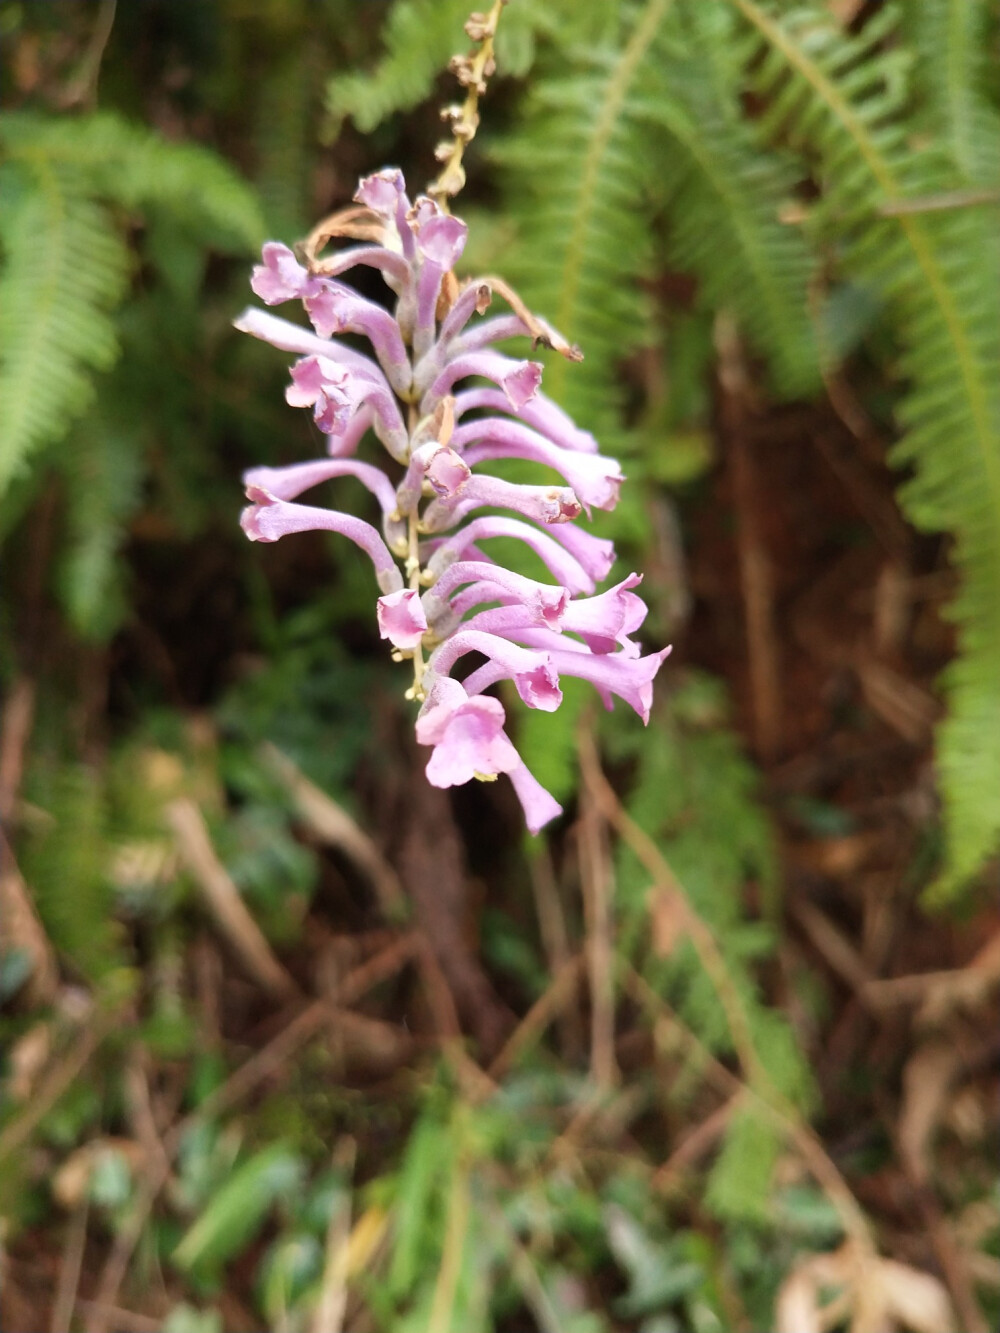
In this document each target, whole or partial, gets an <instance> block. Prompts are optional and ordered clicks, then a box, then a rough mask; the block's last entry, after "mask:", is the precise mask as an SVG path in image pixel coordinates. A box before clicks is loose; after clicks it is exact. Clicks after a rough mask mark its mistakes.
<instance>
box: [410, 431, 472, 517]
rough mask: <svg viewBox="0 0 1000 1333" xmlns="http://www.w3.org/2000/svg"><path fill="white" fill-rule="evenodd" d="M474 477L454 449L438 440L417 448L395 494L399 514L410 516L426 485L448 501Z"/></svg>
mask: <svg viewBox="0 0 1000 1333" xmlns="http://www.w3.org/2000/svg"><path fill="white" fill-rule="evenodd" d="M471 476H472V473H471V472H470V470H469V467H468V464H467V463H465V462H464V461H463V460H462V459H461V458H460V457H459V456H458V454H456V453H455V451H454V449H449V448H448V446H447V445H444V444H439V443H438V441H437V440H429V441H428V442H427V443H426V444H420V445H418V446H417V447H416V448H415V449H414V450H413V452H412V454H411V455H410V466H409V467H408V468H407V469H406V476H405V477H404V478H403V480H402V481H401V482H400V483H399V487H398V489H397V492H396V494H397V497H398V503H399V509H400V512H401V513H408V512H409V511H410V509H411V508H412V507H413V506H414V505H416V504H417V503H418V502H419V500H420V497H421V495H422V494H423V489H424V482H425V481H426V482H427V484H428V486H429V487H430V488H431V490H432V491H433V492H434V494H435V495H438V496H441V497H442V498H443V499H448V498H450V497H451V496H453V495H455V494H456V493H457V491H458V489H459V487H461V486H464V485H465V483H466V482H467V481H468V480H469V478H470V477H471Z"/></svg>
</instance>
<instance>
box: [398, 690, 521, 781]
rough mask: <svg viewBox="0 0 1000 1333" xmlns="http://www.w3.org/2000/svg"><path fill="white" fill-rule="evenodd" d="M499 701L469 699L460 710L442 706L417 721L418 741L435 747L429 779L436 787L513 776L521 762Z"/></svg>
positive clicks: (427, 770) (429, 766)
mask: <svg viewBox="0 0 1000 1333" xmlns="http://www.w3.org/2000/svg"><path fill="white" fill-rule="evenodd" d="M503 724H504V711H503V704H501V703H500V701H499V700H498V699H488V698H482V697H479V698H476V699H468V698H467V699H466V700H465V701H464V702H463V703H460V704H458V706H457V707H450V706H449V705H448V704H438V705H437V707H435V708H432V709H431V710H430V711H429V712H427V713H425V714H424V715H423V716H422V717H419V718H417V741H418V743H419V744H420V745H433V746H434V751H433V753H432V754H431V757H430V761H429V762H428V764H427V768H426V770H425V771H426V773H427V780H428V782H430V784H431V785H432V786H433V787H458V786H461V785H462V784H463V783H465V782H469V781H470V780H471V779H472V778H476V777H494V776H495V775H496V774H498V773H510V772H511V771H512V770H513V769H515V768H517V767H518V766H519V765H520V763H521V757H520V755H519V754H518V753H517V751H516V750H515V749H514V747H513V745H511V743H510V741H509V740H508V739H507V736H506V734H505V732H504V729H503Z"/></svg>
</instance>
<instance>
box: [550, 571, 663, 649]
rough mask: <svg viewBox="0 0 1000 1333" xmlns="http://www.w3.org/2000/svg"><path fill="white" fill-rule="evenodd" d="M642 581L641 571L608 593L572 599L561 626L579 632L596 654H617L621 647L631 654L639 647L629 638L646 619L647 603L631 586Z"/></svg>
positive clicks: (574, 632) (634, 586) (617, 584)
mask: <svg viewBox="0 0 1000 1333" xmlns="http://www.w3.org/2000/svg"><path fill="white" fill-rule="evenodd" d="M641 582H642V575H641V574H630V575H629V576H628V578H627V579H622V581H621V583H616V584H615V586H614V587H613V588H609V589H608V590H607V592H602V593H600V594H598V596H597V597H585V598H582V599H581V600H579V601H576V602H571V603H570V605H569V606H568V607H567V608H566V610H565V612H564V614H563V616H562V618H561V628H562V629H564V630H568V631H569V632H570V633H572V634H579V635H580V637H581V638H582V639H583V641H584V643H585V644H586V645H587V647H588V648H589V649H590V651H591V652H592V653H598V654H604V653H613V652H614V651H615V649H616V648H617V647H618V646H621V647H623V648H625V649H626V651H627V653H628V654H629V655H634V656H638V653H639V649H638V648H637V647H636V645H635V644H634V643H633V642H632V640H631V639H630V638H629V637H628V636H629V635H630V634H634V633H635V632H636V630H638V629H639V627H640V626H641V625H642V622H643V621H644V620H645V619H646V613H647V610H648V608H647V606H646V603H645V602H644V601H643V600H642V598H641V597H637V596H636V595H635V593H634V592H630V591H629V589H630V588H637V587H638V586H639V584H640V583H641Z"/></svg>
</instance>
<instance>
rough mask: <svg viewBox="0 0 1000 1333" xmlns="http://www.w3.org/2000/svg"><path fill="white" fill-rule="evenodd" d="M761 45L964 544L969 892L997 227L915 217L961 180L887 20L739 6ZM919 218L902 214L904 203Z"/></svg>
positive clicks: (947, 737) (991, 675) (954, 724)
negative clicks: (914, 107) (892, 357)
mask: <svg viewBox="0 0 1000 1333" xmlns="http://www.w3.org/2000/svg"><path fill="white" fill-rule="evenodd" d="M730 3H731V4H732V5H733V6H734V7H735V8H736V10H738V12H739V13H740V14H741V15H742V17H743V19H744V21H745V23H746V25H747V27H748V30H749V32H750V33H751V34H752V40H751V45H750V48H749V49H748V52H747V67H748V69H749V70H751V71H752V78H753V81H754V83H755V85H756V88H757V90H758V92H759V94H760V95H761V96H762V97H763V98H764V99H765V100H766V103H767V107H768V110H767V112H766V114H765V116H764V117H763V119H762V129H763V131H764V132H765V133H769V134H771V135H773V136H775V137H781V138H783V139H786V140H789V141H791V142H792V143H794V144H795V145H796V146H798V147H800V148H801V149H802V150H803V151H804V153H806V154H807V155H808V157H809V160H810V161H812V162H814V163H815V174H816V175H817V177H818V180H819V183H820V186H821V199H820V202H819V204H818V206H817V208H816V210H815V222H816V225H817V227H818V228H819V229H820V232H821V235H823V236H826V237H828V238H829V239H830V240H831V241H833V242H834V243H835V244H836V245H837V246H838V247H839V249H840V251H841V254H842V257H843V265H844V269H845V270H846V271H847V272H848V273H849V274H850V275H851V276H853V277H855V278H857V279H860V280H861V281H863V282H865V283H867V284H869V285H871V286H872V287H873V288H875V289H876V290H877V291H878V292H879V293H880V294H881V295H882V296H883V298H884V299H885V300H886V301H887V303H888V309H889V313H890V317H891V319H892V322H893V327H894V330H895V332H896V334H897V336H898V337H899V339H900V341H901V343H902V345H903V348H904V355H903V358H902V362H901V370H902V375H903V378H904V381H905V383H906V391H905V394H904V397H903V399H902V402H901V404H900V407H899V413H898V415H899V420H900V423H901V425H902V426H903V428H904V435H903V438H902V440H901V441H900V443H899V444H898V445H897V447H896V451H895V461H896V462H897V463H899V464H903V465H907V466H911V467H912V468H913V469H914V476H913V477H912V479H911V480H909V481H908V482H906V483H905V484H904V486H903V487H902V488H901V493H900V494H901V500H902V503H903V505H904V508H905V509H906V511H907V513H908V514H909V516H910V518H911V519H912V520H913V521H914V522H915V523H916V524H917V525H918V526H920V527H922V528H925V529H929V530H937V531H941V530H943V531H948V532H951V533H953V534H954V538H955V553H954V555H955V562H956V564H957V566H958V568H959V570H960V572H961V575H962V588H961V591H960V593H959V595H958V597H957V598H956V601H955V603H954V606H953V608H952V614H953V616H954V618H955V620H956V621H957V623H958V626H959V636H958V639H959V655H958V658H957V660H956V661H955V662H954V663H953V664H952V666H951V667H950V668H949V670H948V671H947V672H946V674H945V680H944V685H945V691H946V695H947V701H948V716H947V718H946V720H945V721H944V722H943V724H942V725H941V727H940V729H939V733H938V766H939V771H940V781H941V790H942V795H943V800H944V807H945V838H946V849H947V851H946V863H945V867H944V870H943V872H942V876H941V878H940V880H939V882H938V885H937V889H936V894H937V897H938V898H942V897H944V896H946V895H947V894H949V893H951V892H953V891H954V890H955V889H956V888H957V887H958V886H960V885H961V884H962V883H964V882H965V881H967V880H968V879H969V877H970V876H971V875H973V874H974V873H975V872H976V871H977V870H978V869H979V868H980V866H981V865H982V864H983V862H984V860H985V859H986V858H987V857H988V856H990V855H991V854H992V853H993V852H994V851H995V849H996V846H997V841H998V838H1000V800H998V793H1000V382H998V376H997V366H998V364H1000V325H998V322H997V319H996V291H997V285H996V272H995V266H994V258H993V257H994V254H995V248H994V246H993V244H992V234H991V228H992V226H994V225H995V217H992V218H991V217H990V215H989V214H988V213H987V212H986V211H985V210H981V209H980V210H977V209H964V210H941V211H928V212H912V211H907V210H906V209H905V203H906V201H907V200H914V199H923V198H926V197H927V196H933V195H938V194H941V193H945V192H947V191H948V190H950V189H954V188H955V187H956V185H957V184H960V183H961V178H960V177H958V176H957V174H956V172H955V171H954V169H953V168H952V167H951V165H950V164H949V163H948V162H947V160H946V159H945V158H944V155H943V154H942V153H941V152H940V150H938V149H936V148H933V147H928V148H917V147H915V146H914V144H913V143H912V142H911V139H910V136H909V134H908V133H907V124H906V121H905V120H904V118H903V116H902V115H901V114H900V108H901V107H902V106H903V105H904V99H905V97H906V94H907V87H906V81H905V77H904V75H905V70H904V67H903V65H902V63H901V60H900V53H899V52H896V51H891V50H890V51H887V52H886V51H883V50H882V49H881V44H882V42H883V39H884V38H885V36H886V34H887V33H890V32H891V31H892V26H893V24H894V23H895V22H896V20H897V15H896V12H895V10H894V9H893V8H891V7H888V8H886V9H885V10H883V11H881V13H880V14H879V16H878V18H877V19H876V20H875V21H873V22H872V23H870V24H868V25H867V26H866V28H865V29H864V31H863V33H862V34H861V36H860V37H859V38H854V37H850V36H846V35H845V34H844V33H843V31H842V30H841V29H840V28H839V27H838V26H837V25H836V23H835V22H834V21H833V19H832V17H831V15H830V12H829V10H828V9H827V7H826V6H825V5H823V4H820V3H818V0H816V3H813V4H810V5H804V6H800V7H797V8H796V9H795V10H793V11H789V10H787V8H785V7H779V6H776V5H775V4H773V3H769V2H768V3H764V2H761V0H730ZM901 204H902V205H904V207H903V208H900V207H899V205H901Z"/></svg>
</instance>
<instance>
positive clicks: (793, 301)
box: [645, 7, 820, 396]
mask: <svg viewBox="0 0 1000 1333" xmlns="http://www.w3.org/2000/svg"><path fill="white" fill-rule="evenodd" d="M711 16H712V10H711V8H705V7H702V9H701V10H699V11H698V14H697V16H696V17H697V23H698V24H701V25H704V24H705V20H706V18H708V17H711ZM684 38H685V40H684V41H683V43H682V44H681V46H680V49H679V50H678V51H676V53H675V52H674V50H672V49H671V46H672V44H671V46H667V44H666V43H664V49H663V50H662V54H661V58H660V59H658V60H657V61H656V62H654V63H653V65H652V67H651V70H650V76H651V77H650V82H649V88H648V95H647V100H646V102H645V108H646V114H647V115H648V116H649V119H650V120H651V121H652V122H653V123H655V124H657V125H659V126H660V127H662V129H663V130H665V131H666V134H667V136H668V142H667V143H666V144H665V145H664V148H665V149H666V153H665V154H661V155H660V157H659V163H660V166H661V169H663V167H664V166H665V168H666V171H667V173H668V174H669V176H670V177H671V179H670V181H669V187H670V189H671V197H670V201H669V216H668V231H669V236H670V242H671V245H670V248H671V257H672V260H673V263H674V264H675V265H676V266H677V267H678V268H679V269H681V270H682V271H685V272H693V273H694V274H696V275H697V277H698V279H699V282H700V284H701V293H702V299H703V301H704V303H705V304H707V305H708V306H709V307H710V308H713V309H729V310H731V311H732V312H733V313H734V314H736V315H737V316H738V317H739V319H740V322H741V324H742V325H743V327H744V329H745V330H746V333H747V335H748V337H749V340H750V342H751V343H752V344H753V345H754V346H755V347H756V348H757V349H758V350H759V351H761V352H763V353H764V354H765V355H766V357H767V360H768V364H769V367H770V369H771V371H772V373H773V377H774V381H775V383H776V385H777V387H778V388H779V390H780V391H781V392H782V393H783V394H785V395H787V396H795V395H797V394H804V393H807V392H809V391H811V390H814V389H815V388H816V387H817V386H818V385H819V383H820V369H819V356H818V351H817V347H816V337H815V332H814V329H813V326H812V323H811V321H810V319H809V314H808V311H809V299H808V295H809V282H810V277H811V274H812V271H813V268H814V260H813V258H812V256H811V255H810V252H809V250H808V247H807V246H806V244H805V240H804V238H803V237H802V236H801V234H799V233H798V232H796V231H795V230H794V229H793V228H791V227H788V226H786V225H784V224H783V223H782V222H781V220H780V215H781V210H782V207H783V206H785V205H786V204H787V203H788V202H789V200H790V199H791V197H792V191H793V187H794V185H795V181H796V176H795V174H794V173H793V171H792V170H791V167H790V164H788V163H786V162H784V161H783V160H782V159H781V158H779V157H778V156H777V154H775V153H773V152H769V151H767V150H763V149H762V148H761V147H760V145H759V144H758V143H757V142H756V141H755V136H754V135H753V132H752V130H751V129H750V127H749V126H748V125H747V123H746V120H745V118H744V117H743V116H741V115H740V114H739V112H738V108H739V101H738V98H739V92H740V88H741V84H742V71H741V70H740V69H739V67H738V65H736V63H735V62H723V61H722V60H721V59H720V57H719V42H718V34H717V33H715V32H714V31H712V30H711V28H709V30H708V31H701V32H700V31H698V29H697V27H695V28H694V30H693V31H691V30H689V31H688V32H686V33H685V34H684ZM727 65H728V66H729V68H728V69H727V68H726V66H727ZM713 75H714V76H715V77H713ZM727 75H728V77H726V76H727ZM664 157H665V162H664Z"/></svg>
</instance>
